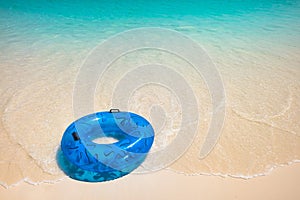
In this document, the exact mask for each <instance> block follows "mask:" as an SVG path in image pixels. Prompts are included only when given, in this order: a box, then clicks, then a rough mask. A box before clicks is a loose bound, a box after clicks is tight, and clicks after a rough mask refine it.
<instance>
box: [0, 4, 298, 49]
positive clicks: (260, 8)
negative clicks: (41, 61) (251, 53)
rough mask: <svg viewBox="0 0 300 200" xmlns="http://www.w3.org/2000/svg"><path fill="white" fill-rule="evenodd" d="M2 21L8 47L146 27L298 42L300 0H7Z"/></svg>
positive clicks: (89, 38)
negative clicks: (10, 44) (15, 43)
mask: <svg viewBox="0 0 300 200" xmlns="http://www.w3.org/2000/svg"><path fill="white" fill-rule="evenodd" d="M0 20H1V21H0V30H1V45H2V46H3V45H4V47H5V45H7V44H9V42H10V40H14V41H11V42H22V41H23V42H25V41H24V40H26V41H27V42H34V41H36V42H37V41H39V40H45V39H51V40H53V41H54V42H55V41H56V40H60V39H61V40H66V41H68V42H75V41H76V42H88V41H93V39H95V40H98V39H101V38H105V37H107V36H110V35H111V34H113V33H117V32H120V31H123V30H127V29H130V28H137V27H144V26H155V27H165V28H171V29H175V30H178V31H181V32H184V33H188V34H190V35H195V36H194V37H197V36H198V37H199V36H202V37H204V36H206V39H207V37H208V39H209V37H215V38H219V40H224V39H225V40H226V39H228V38H229V39H230V38H232V37H246V36H247V37H250V38H252V39H254V38H264V40H266V41H269V42H271V43H272V42H280V43H285V44H286V45H289V46H292V47H295V46H297V47H299V32H300V26H299V21H300V1H298V0H295V1H287V0H263V1H259V0H246V1H242V0H233V1H218V0H209V1H197V0H192V1H191V0H189V1H184V2H182V1H178V0H174V1H170V0H169V1H158V0H153V1H143V0H138V1H134V0H124V1H110V0H106V1H91V0H89V1H84V2H83V1H77V0H76V1H70V0H64V1H55V0H53V1H50V0H49V1H47V0H42V1H21V0H12V1H4V0H3V1H0ZM214 42H215V43H218V42H219V41H218V40H216V41H214ZM1 49H3V48H1Z"/></svg>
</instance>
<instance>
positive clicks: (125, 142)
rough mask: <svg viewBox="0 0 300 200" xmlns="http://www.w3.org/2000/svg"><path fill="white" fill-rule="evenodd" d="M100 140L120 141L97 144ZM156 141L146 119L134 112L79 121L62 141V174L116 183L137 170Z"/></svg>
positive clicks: (116, 113)
mask: <svg viewBox="0 0 300 200" xmlns="http://www.w3.org/2000/svg"><path fill="white" fill-rule="evenodd" d="M100 137H113V138H115V139H117V140H118V141H117V142H115V143H112V144H97V143H95V142H93V140H94V139H96V138H100ZM153 140H154V130H153V128H152V126H151V124H150V123H149V122H148V121H147V120H146V119H144V118H143V117H141V116H139V115H137V114H134V113H130V112H98V113H94V114H90V115H87V116H85V117H82V118H80V119H78V120H76V121H75V122H73V123H72V124H71V125H70V126H69V127H68V128H67V129H66V131H65V133H64V135H63V137H62V141H61V150H62V153H63V154H62V155H58V156H59V159H60V160H61V164H62V165H63V166H61V168H62V170H64V171H65V173H66V174H68V175H69V176H70V177H71V178H74V179H77V180H81V181H88V182H101V181H107V180H113V179H116V178H119V177H122V176H124V175H126V174H129V173H130V172H132V171H133V170H134V169H136V168H137V167H138V166H139V165H140V164H141V163H142V162H143V161H144V159H145V158H146V156H147V153H148V152H149V150H150V148H151V146H152V143H153ZM68 162H69V163H68ZM70 170H71V171H72V172H70Z"/></svg>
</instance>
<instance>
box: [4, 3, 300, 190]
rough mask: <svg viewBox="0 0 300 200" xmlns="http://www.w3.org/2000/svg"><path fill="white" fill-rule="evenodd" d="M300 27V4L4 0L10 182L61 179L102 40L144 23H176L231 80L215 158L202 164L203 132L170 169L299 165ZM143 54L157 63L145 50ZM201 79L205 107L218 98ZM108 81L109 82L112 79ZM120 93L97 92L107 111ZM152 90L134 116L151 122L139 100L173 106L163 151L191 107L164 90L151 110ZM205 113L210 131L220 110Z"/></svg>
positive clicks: (257, 170) (232, 171)
mask: <svg viewBox="0 0 300 200" xmlns="http://www.w3.org/2000/svg"><path fill="white" fill-rule="evenodd" d="M299 21H300V1H297V0H295V1H284V0H269V1H268V0H264V1H258V0H251V1H250V0H249V1H248V0H247V1H241V0H235V1H213V0H210V1H196V0H194V1H184V2H182V1H164V2H161V1H158V0H153V1H144V0H138V1H133V0H131V1H130V0H126V1H111V0H107V1H85V2H83V1H74V0H73V1H69V0H68V1H66V0H65V1H55V0H52V1H46V0H43V1H21V0H20V1H17V0H12V1H4V0H1V1H0V67H1V77H2V78H1V80H0V95H1V101H0V109H1V118H2V121H1V124H0V131H1V132H0V133H1V137H2V138H3V140H2V141H1V143H0V149H1V151H2V152H3V151H5V152H8V153H7V154H6V155H1V158H0V160H1V163H0V164H1V170H0V173H1V175H0V181H1V182H3V184H8V185H9V184H12V183H15V182H17V181H19V180H21V179H23V178H25V177H28V178H27V180H28V181H31V182H38V181H42V180H53V179H57V178H59V177H61V176H62V174H60V171H59V170H58V169H57V167H56V162H55V153H56V150H57V147H58V144H59V141H60V138H61V135H62V133H63V131H64V129H65V128H66V126H67V125H68V124H69V123H70V122H71V121H73V120H72V119H73V118H72V108H71V103H72V88H73V83H74V81H75V78H74V77H75V75H76V73H77V71H78V68H79V67H80V65H81V64H82V62H83V60H84V58H85V57H86V55H87V54H88V53H89V52H90V50H91V49H92V48H94V47H95V46H96V45H97V44H98V43H99V42H101V41H103V40H104V39H106V38H108V37H110V36H113V35H114V34H116V33H120V32H122V31H125V30H129V29H132V28H140V27H162V28H169V29H172V30H176V31H179V32H181V33H183V34H186V35H188V36H190V37H191V38H192V39H194V40H196V41H197V42H198V43H199V44H201V45H202V46H203V47H204V49H205V50H207V52H208V54H209V56H210V57H211V58H212V60H213V61H214V63H216V65H217V68H218V69H219V71H220V73H221V75H222V78H223V80H224V84H225V89H226V95H227V105H226V110H227V116H226V120H225V121H226V122H225V125H224V133H223V134H222V137H221V138H220V141H219V143H218V144H217V146H216V147H215V149H214V151H213V152H212V153H211V154H210V155H209V156H208V157H207V158H205V159H204V160H200V159H199V158H198V151H199V146H201V144H202V142H203V137H204V136H203V134H202V135H201V133H202V132H201V131H199V137H197V138H196V141H195V143H194V145H192V147H191V148H190V150H189V151H188V152H187V154H186V156H185V157H183V158H182V159H180V160H179V161H178V162H176V163H175V164H174V165H173V166H172V167H171V169H174V170H176V171H179V172H184V173H189V174H198V173H206V174H221V175H232V176H239V177H253V176H255V175H258V174H264V173H265V172H266V171H268V170H269V169H271V168H272V167H273V166H276V165H280V164H286V163H289V162H293V161H296V160H298V159H299V158H300V141H299V134H300V125H299V122H298V121H299V120H298V119H299V117H300V115H299V104H298V103H297V102H299V99H300V96H299V94H300V92H299V88H300V58H299V55H300V36H299V34H300V25H299ZM137 55H139V56H140V57H141V58H143V59H149V58H151V56H150V55H148V54H145V53H144V52H140V53H138V54H137ZM151 55H153V54H151ZM154 55H155V53H154ZM132 57H133V58H132ZM132 57H130V55H129V58H124V60H121V61H120V62H119V63H116V64H115V67H118V66H121V65H123V66H130V65H132V64H135V62H134V61H132V59H135V58H136V57H135V56H132ZM164 58H165V59H166V58H168V60H173V64H174V65H176V64H178V63H181V64H182V66H185V65H186V63H182V61H180V60H176V58H172V57H168V56H165V57H164ZM136 62H138V61H136ZM120 69H121V68H120ZM124 70H125V69H124ZM120 71H121V72H122V70H120ZM121 72H120V73H119V74H118V76H117V77H121V75H120V74H122V73H121ZM108 73H109V72H108ZM111 73H114V72H113V71H112V72H111ZM185 73H187V74H189V73H190V72H189V71H188V70H186V72H185ZM190 75H191V74H190ZM190 77H192V78H191V79H192V80H191V83H192V84H194V85H193V86H194V87H195V89H196V90H197V89H198V92H199V93H197V95H198V96H197V97H198V98H199V99H200V100H199V101H201V102H208V101H209V99H208V98H207V97H205V95H204V94H208V93H207V91H206V90H205V86H202V84H203V83H199V82H197V81H195V80H194V79H193V76H192V75H191V76H190ZM104 80H106V81H108V80H110V79H109V76H107V77H106V79H104ZM104 82H105V81H104ZM112 87H113V86H111V85H109V84H108V86H107V88H101V87H100V89H99V90H100V91H98V93H97V94H102V95H103V94H105V95H106V96H105V97H103V96H101V95H97V94H96V95H95V98H96V99H97V98H98V100H99V101H98V102H101V103H100V104H99V105H96V107H97V108H99V110H103V109H108V108H107V105H110V104H109V101H110V100H111V98H109V97H110V93H109V92H107V91H109V90H111V88H112ZM155 87H156V86H155ZM153 90H154V89H153V88H152V89H151V88H145V92H144V93H143V92H140V91H138V92H137V93H136V94H135V96H134V97H133V99H132V101H133V102H135V105H136V106H134V105H133V106H132V107H131V109H132V111H139V112H141V113H144V114H145V115H148V116H149V117H150V111H148V110H143V109H142V108H140V107H139V106H138V105H144V104H146V105H145V106H146V107H147V106H149V105H150V104H151V102H152V103H153V102H155V101H159V102H160V103H161V105H163V108H164V110H165V112H167V116H166V119H168V120H171V121H170V122H168V121H167V122H166V123H165V126H164V127H162V129H163V130H164V131H162V133H166V135H167V136H165V135H163V134H162V135H161V137H158V138H160V139H159V140H157V141H156V143H157V145H158V146H159V145H163V144H165V143H167V142H166V141H165V140H166V138H171V137H174V134H173V132H176V131H174V130H176V126H177V125H176V123H177V122H174V121H172V118H174V116H177V115H178V113H180V112H179V111H178V109H179V106H178V105H176V103H175V104H174V105H172V106H169V107H168V102H169V100H166V99H168V97H169V95H170V94H168V92H167V91H164V90H163V89H159V88H155V91H156V92H161V94H164V95H165V97H166V98H162V97H157V98H158V99H155V97H153V96H151V95H149V97H147V101H149V102H148V104H147V103H144V100H143V97H145V95H146V96H147V94H146V93H147V92H148V93H151V91H152V92H153ZM208 95H209V94H208ZM170 98H171V97H170ZM174 101H176V100H174ZM207 104H209V103H207ZM200 107H201V109H200V110H201V111H202V112H203V113H202V114H203V116H204V117H203V122H201V123H200V125H199V128H200V130H206V128H207V124H206V122H205V121H209V120H210V116H209V114H207V112H206V111H207V110H209V105H206V103H204V105H201V106H200ZM153 121H155V120H154V119H153ZM171 122H172V123H171ZM159 126H163V125H159ZM172 126H174V127H173V129H172ZM170 132H171V133H170ZM45 133H47V134H45ZM232 138H234V139H232ZM241 144H242V145H241ZM41 147H43V149H42V150H39V149H40V148H41ZM154 148H155V147H154ZM157 148H158V147H157ZM241 161H242V162H241Z"/></svg>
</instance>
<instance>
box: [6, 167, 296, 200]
mask: <svg viewBox="0 0 300 200" xmlns="http://www.w3.org/2000/svg"><path fill="white" fill-rule="evenodd" d="M299 169H300V163H296V164H293V165H290V166H286V167H281V168H277V169H275V170H273V172H272V173H270V174H269V175H266V176H260V177H256V178H253V179H247V180H245V179H238V178H231V177H227V178H223V177H219V176H205V175H202V176H186V175H182V174H177V173H173V172H170V171H166V170H162V171H159V172H156V173H151V174H144V175H134V174H133V175H132V174H131V175H128V176H125V177H123V178H121V179H117V180H115V181H109V182H102V183H85V182H78V181H74V180H72V179H69V178H66V179H65V180H62V181H60V182H58V183H56V184H49V183H43V184H40V185H37V186H33V185H30V184H28V183H25V182H22V183H21V184H20V185H18V186H15V187H11V188H9V189H5V188H3V187H1V189H0V198H1V199H8V198H9V199H11V200H13V199H19V198H20V196H22V197H23V198H29V199H33V200H34V199H41V198H43V199H53V198H60V199H61V198H62V197H63V198H68V199H69V198H72V199H86V198H89V199H99V198H105V199H127V198H143V199H153V198H156V199H166V198H178V197H180V196H181V195H182V197H183V196H184V197H185V198H189V199H199V198H205V199H216V198H223V199H245V200H246V199H254V198H260V199H262V198H264V199H282V198H286V199H291V200H292V199H298V198H299V197H300V191H299V190H298V189H297V185H299V184H300V170H299ZM283 186H284V187H283ZM174 188H178V189H177V190H174ZM66 191H67V192H66ZM118 191H119V192H118Z"/></svg>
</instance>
